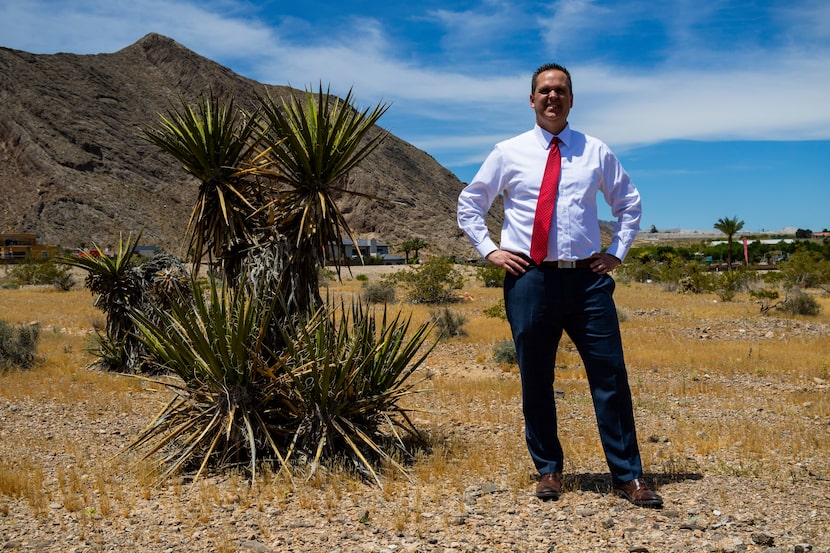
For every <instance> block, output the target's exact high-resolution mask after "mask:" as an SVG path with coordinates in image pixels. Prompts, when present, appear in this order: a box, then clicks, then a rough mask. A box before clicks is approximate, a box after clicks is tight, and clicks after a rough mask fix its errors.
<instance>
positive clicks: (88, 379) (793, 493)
mask: <svg viewBox="0 0 830 553" xmlns="http://www.w3.org/2000/svg"><path fill="white" fill-rule="evenodd" d="M389 270H398V269H395V268H387V267H365V268H353V270H352V274H351V275H349V274H348V273H345V274H344V278H343V281H342V282H338V281H336V280H334V281H331V282H329V283H328V284H327V286H328V288H329V291H330V292H331V293H332V294H334V295H343V296H345V297H349V296H352V297H354V296H359V295H360V291H361V285H362V282H361V280H359V279H357V278H355V277H357V275H360V274H365V275H366V277H365V278H366V279H368V281H369V282H372V281H375V280H377V279H380V278H381V276H382V275H381V274H380V273H381V272H383V271H389ZM467 271H468V274H467V280H466V283H465V286H464V288H463V289H462V290H459V291H458V295H459V297H460V298H464V299H463V300H462V301H459V302H458V303H454V304H450V305H449V306H448V307H449V308H450V309H453V310H455V311H456V312H457V313H459V314H460V315H462V316H463V317H464V318H465V319H466V322H465V324H464V330H465V331H466V335H464V336H457V337H453V338H449V339H446V340H442V341H441V342H440V343H439V344H438V345H437V346H436V348H435V349H434V351H433V352H432V353H431V354H430V356H429V357H428V359H427V361H426V363H425V365H424V366H423V367H421V368H420V369H419V370H418V371H417V372H416V373H415V377H416V378H418V379H419V380H420V383H419V389H420V390H422V391H423V393H419V394H416V395H414V396H413V398H412V399H411V402H412V406H413V407H414V408H417V409H419V411H418V412H417V413H416V415H415V421H416V424H417V426H418V428H419V429H420V430H422V431H423V432H424V434H425V435H427V436H428V437H429V441H430V444H431V445H432V447H431V450H430V451H429V452H425V453H424V454H422V455H420V456H419V457H418V458H416V459H415V460H414V462H412V463H411V464H410V465H408V467H407V469H408V474H407V476H406V477H405V476H403V475H401V474H400V473H398V472H396V471H394V470H387V471H384V473H383V477H382V481H383V486H377V485H374V484H372V483H370V482H367V481H366V480H363V479H361V478H360V477H358V476H356V475H355V473H354V471H352V470H349V469H348V467H337V466H334V467H324V468H323V469H321V470H320V471H318V472H317V473H316V474H315V475H314V476H313V477H311V478H310V479H309V478H306V477H305V475H304V474H303V473H301V472H299V471H298V472H297V473H296V474H292V475H285V474H283V473H280V474H274V473H273V472H270V471H269V470H268V469H267V467H264V468H263V469H262V471H261V472H260V474H258V476H257V480H256V481H255V482H254V483H253V484H251V482H250V481H249V479H248V476H247V475H246V474H245V473H243V472H241V471H240V472H231V473H219V474H210V475H209V476H208V477H206V478H202V479H199V480H197V481H196V482H195V483H194V482H191V479H190V478H189V476H188V475H187V474H184V475H180V476H177V477H176V478H174V479H171V480H169V481H167V482H166V483H165V484H164V485H162V486H157V487H154V486H152V485H150V484H149V482H150V479H149V478H148V477H147V476H146V475H144V474H142V471H141V467H140V466H139V467H138V469H137V470H131V469H130V467H129V465H128V463H129V459H124V458H123V457H117V458H116V457H115V456H116V455H117V454H118V453H119V452H120V451H122V450H123V448H124V446H125V445H126V444H127V443H128V442H129V441H130V439H131V438H132V437H134V436H135V435H136V434H137V433H138V432H139V431H140V430H141V429H142V428H143V427H144V426H145V425H147V424H148V423H149V421H150V419H151V418H152V416H153V415H154V414H155V413H156V412H157V411H158V410H159V409H160V408H161V406H162V405H163V404H164V402H165V400H166V399H167V398H168V397H169V392H168V391H167V390H166V389H165V388H163V387H160V386H158V385H154V384H149V383H146V382H143V381H141V380H138V379H136V378H132V377H129V376H124V375H117V374H111V373H103V372H100V371H99V370H96V369H94V368H91V367H90V366H89V365H90V363H91V362H92V361H93V360H94V359H93V358H92V357H91V356H90V355H89V354H88V353H87V352H86V351H85V349H84V348H85V345H86V343H87V340H88V336H89V334H90V333H91V332H92V331H93V329H94V328H95V327H96V326H99V327H100V325H101V324H102V323H103V320H104V316H103V314H102V313H100V312H99V311H97V310H96V308H95V307H93V305H92V300H93V298H92V296H91V294H90V293H89V292H88V291H86V290H84V289H83V288H82V287H81V286H80V285H78V286H76V287H75V289H73V290H71V291H69V292H59V291H56V290H54V289H51V288H32V287H21V288H17V289H0V318H2V319H3V320H5V321H6V322H11V323H28V322H34V321H37V322H39V323H40V324H41V339H40V345H39V356H40V359H39V360H38V362H37V363H36V365H35V366H34V367H33V368H32V369H30V370H25V371H18V370H11V371H9V372H7V373H5V374H2V375H0V549H1V550H2V551H10V552H13V553H18V552H61V553H63V552H76V553H81V552H99V551H101V552H103V551H113V552H128V551H129V552H133V551H135V552H159V553H190V552H194V553H195V552H221V553H231V552H255V553H277V552H317V551H320V552H323V551H325V552H329V551H332V552H335V551H341V552H367V553H386V552H389V553H397V552H445V553H450V552H463V551H488V552H501V551H513V552H524V551H528V552H530V551H532V552H554V551H555V552H557V553H564V552H585V551H609V552H628V553H633V552H641V553H642V552H650V553H663V552H706V553H712V552H723V553H729V552H765V553H775V552H789V553H792V552H799V551H801V552H806V551H814V552H823V553H826V552H830V298H828V297H826V295H819V294H817V295H816V297H817V299H818V300H819V302H820V303H821V305H822V311H821V313H820V314H819V315H818V316H817V317H793V316H784V315H782V314H780V313H776V312H771V313H770V314H767V315H762V314H760V310H759V306H758V304H757V303H755V302H754V301H753V300H752V299H751V298H750V297H749V296H748V295H745V294H739V296H738V297H737V298H736V299H735V300H734V301H731V302H726V303H723V302H720V301H718V299H717V297H716V296H714V295H711V294H702V295H681V294H678V293H674V292H667V291H664V290H662V289H661V288H660V287H659V285H657V284H644V283H624V282H620V283H618V286H617V292H616V297H617V303H618V307H619V311H620V317H621V321H622V322H621V327H622V332H623V339H624V344H625V348H626V356H627V362H628V366H629V379H630V382H631V387H632V391H633V394H634V400H635V409H636V417H637V423H638V438H639V441H640V447H641V452H642V455H643V461H644V463H645V468H646V479H647V480H648V481H649V482H650V483H651V484H653V485H654V486H655V487H656V488H657V490H658V492H659V493H660V494H661V495H662V496H663V498H664V500H665V506H664V508H663V509H661V510H651V509H640V508H637V507H634V506H632V505H630V504H628V503H626V502H625V501H623V500H621V499H619V498H617V497H615V496H614V495H612V494H611V493H609V487H610V477H609V476H608V473H607V467H606V465H605V461H604V458H603V456H602V452H601V449H600V445H599V440H598V434H597V430H596V426H595V422H594V418H593V412H592V406H591V401H590V397H589V395H588V391H587V390H588V388H587V382H586V380H585V375H584V371H583V370H582V366H581V363H580V360H579V358H578V355H577V354H576V353H575V351H574V349H573V347H572V345H570V343H569V342H568V341H567V340H563V343H562V344H561V346H560V353H559V356H558V358H557V364H556V369H555V370H556V384H555V386H556V388H557V394H558V398H559V399H558V410H559V418H560V425H559V431H560V436H561V438H562V441H563V444H564V447H565V450H566V464H567V465H566V473H565V486H566V493H565V494H563V496H562V497H561V498H560V499H559V500H558V501H550V502H542V501H540V500H538V499H536V498H535V497H534V495H533V486H534V483H535V477H536V476H535V474H534V470H533V466H532V463H531V460H530V458H529V455H528V454H527V451H526V449H525V447H524V437H523V425H522V416H521V411H520V398H519V394H520V386H519V379H518V374H517V370H516V367H514V366H510V365H505V364H500V363H497V362H495V361H494V359H493V348H494V346H495V345H496V344H499V343H501V342H503V341H505V340H508V339H509V329H508V327H507V323H506V322H504V321H502V320H500V319H498V318H492V317H487V316H485V315H484V314H483V311H484V310H485V309H487V308H488V307H491V306H493V305H494V304H495V303H496V302H497V301H498V300H499V298H500V294H501V291H500V290H499V289H494V288H484V287H483V286H482V285H481V283H480V282H479V281H477V280H476V279H475V276H474V273H473V271H472V269H467ZM360 279H362V280H363V281H364V282H365V279H364V277H360ZM78 282H81V279H80V278H79V279H78ZM399 295H402V294H399ZM389 307H390V309H392V310H398V309H400V310H404V311H406V312H411V313H412V314H413V319H415V320H422V319H425V318H426V317H428V316H429V310H430V307H428V306H423V305H419V306H414V305H411V304H408V303H407V302H406V301H403V300H402V299H399V300H398V302H397V303H395V304H394V305H390V306H389Z"/></svg>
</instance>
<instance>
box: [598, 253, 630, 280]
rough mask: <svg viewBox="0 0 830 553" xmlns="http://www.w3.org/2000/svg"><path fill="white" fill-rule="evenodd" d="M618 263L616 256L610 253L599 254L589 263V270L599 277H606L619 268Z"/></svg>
mask: <svg viewBox="0 0 830 553" xmlns="http://www.w3.org/2000/svg"><path fill="white" fill-rule="evenodd" d="M620 263H622V261H620V260H619V259H617V257H616V256H613V255H611V254H610V253H601V254H598V255H596V256H594V261H593V263H591V270H592V271H594V272H595V273H597V274H600V275H606V274H608V273H610V272H611V271H613V270H614V269H616V268H617V267H619V265H620Z"/></svg>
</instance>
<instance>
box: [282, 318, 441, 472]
mask: <svg viewBox="0 0 830 553" xmlns="http://www.w3.org/2000/svg"><path fill="white" fill-rule="evenodd" d="M410 322H411V319H410V318H404V317H402V315H401V314H400V313H398V314H397V315H396V316H395V317H393V318H391V319H390V318H388V317H387V312H386V308H384V309H383V313H382V316H381V318H380V323H378V320H377V317H376V315H375V313H374V312H373V311H371V310H366V309H364V308H363V307H362V306H361V305H360V304H353V305H352V308H351V310H348V309H346V308H345V307H343V306H341V308H340V309H339V316H338V311H337V310H334V309H332V308H331V307H324V308H321V309H319V310H318V311H317V312H316V313H315V314H314V315H313V316H312V317H310V318H309V319H308V321H307V323H306V324H305V325H304V326H300V327H290V326H287V327H285V329H286V330H285V332H284V339H285V344H286V347H285V350H284V354H283V355H282V356H280V358H279V360H278V362H277V363H276V364H275V365H274V366H273V367H271V369H270V370H271V374H272V375H273V376H274V381H275V382H278V380H277V377H278V376H279V375H280V374H286V375H288V376H290V378H291V383H292V386H291V387H287V388H283V389H281V390H280V391H279V392H278V393H277V394H275V395H276V396H277V400H278V403H277V406H276V407H277V409H278V411H277V412H278V413H279V418H280V419H281V420H280V423H279V424H280V426H281V427H282V428H290V429H293V431H292V434H291V436H290V444H291V447H290V449H288V450H287V451H286V453H285V459H286V460H288V459H290V458H291V456H292V455H293V454H294V453H295V452H296V451H301V452H302V453H303V454H304V455H305V456H307V457H308V458H310V459H311V465H310V466H311V473H312V474H313V472H314V470H315V469H316V467H317V466H318V465H319V463H320V461H321V460H322V459H331V458H334V457H337V456H339V455H342V454H345V455H346V456H347V457H349V458H351V459H352V461H354V463H355V464H356V465H357V466H358V467H360V468H361V469H362V470H363V471H364V472H365V473H366V474H368V475H371V477H372V478H373V479H374V480H375V481H376V482H377V483H378V484H379V485H380V479H379V477H378V474H377V472H376V471H375V469H374V468H373V467H374V465H375V463H376V461H378V460H384V461H386V462H388V463H389V464H391V465H392V466H394V467H397V468H398V469H400V470H401V472H403V473H404V474H406V472H405V470H404V469H403V467H402V466H401V465H400V464H399V463H398V462H397V461H396V460H395V459H396V456H395V455H393V451H392V450H393V449H394V450H397V451H399V452H400V453H402V454H404V455H406V454H407V453H408V449H407V446H406V443H405V440H404V437H416V438H417V437H418V432H417V429H416V428H415V426H414V425H413V424H412V421H411V420H410V418H409V416H408V411H409V409H408V408H407V407H405V406H404V405H403V404H402V400H403V399H404V398H405V397H407V396H408V395H409V394H411V393H413V392H415V391H417V390H416V389H415V383H413V382H411V381H410V377H411V376H412V374H413V372H414V371H415V370H416V369H417V368H418V367H419V366H420V365H421V364H422V363H423V361H424V360H425V359H426V357H427V355H428V354H429V352H430V351H431V350H432V348H431V347H430V348H428V350H427V351H426V352H425V353H423V354H420V355H419V351H420V349H421V347H422V345H423V344H424V341H425V340H426V338H427V336H428V334H429V329H430V327H429V325H428V324H427V323H424V324H421V325H420V326H419V327H418V328H416V329H415V330H414V332H412V333H411V334H410V333H409V327H410Z"/></svg>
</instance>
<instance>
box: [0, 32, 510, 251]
mask: <svg viewBox="0 0 830 553" xmlns="http://www.w3.org/2000/svg"><path fill="white" fill-rule="evenodd" d="M211 90H212V91H213V92H215V93H217V94H220V95H226V96H233V98H234V99H235V102H236V105H237V106H242V107H245V106H251V105H253V103H254V100H255V97H256V95H257V94H260V95H262V94H265V93H268V94H271V95H272V96H275V97H276V96H284V95H287V94H292V93H296V92H297V91H295V90H292V89H290V88H288V87H282V86H270V85H264V84H261V83H258V82H256V81H253V80H250V79H247V78H245V77H242V76H240V75H238V74H236V73H234V72H233V71H231V70H230V69H228V68H226V67H223V66H221V65H219V64H217V63H215V62H213V61H211V60H209V59H206V58H204V57H202V56H200V55H198V54H196V53H194V52H192V51H190V50H188V49H187V48H185V47H183V46H182V45H180V44H178V43H177V42H175V41H174V40H171V39H170V38H167V37H164V36H160V35H157V34H149V35H147V36H145V37H144V38H142V39H141V40H139V41H138V42H136V43H135V44H133V45H131V46H128V47H126V48H124V49H123V50H120V51H118V52H115V53H112V54H96V55H75V54H63V53H61V54H53V55H35V54H30V53H27V52H21V51H17V50H10V49H7V48H0V106H2V107H0V190H2V195H1V196H0V232H29V233H36V234H37V235H38V239H39V241H40V242H41V243H45V244H58V245H61V246H64V247H76V246H79V245H82V244H85V245H87V246H90V245H92V244H93V243H95V244H98V245H99V246H101V247H104V246H106V245H110V244H116V243H117V242H118V238H119V236H120V235H121V234H123V235H125V236H126V235H127V234H128V233H131V232H132V233H133V234H135V233H137V232H138V231H142V232H143V238H142V243H144V244H147V245H158V246H161V247H163V248H164V249H166V250H168V251H171V252H174V253H179V254H181V253H183V252H181V248H182V244H183V237H184V230H185V227H186V225H187V219H188V217H189V214H190V210H191V208H192V205H193V202H194V199H195V196H196V189H197V186H196V182H195V181H194V180H193V179H192V178H190V177H188V176H187V175H186V174H185V173H184V171H182V170H181V168H180V167H178V165H177V163H176V162H175V161H174V160H173V159H172V158H171V157H169V156H168V155H167V154H165V153H163V152H162V151H160V150H159V149H157V148H156V147H155V146H153V145H152V144H150V143H149V142H147V141H146V140H145V139H144V138H143V132H144V131H145V130H146V129H148V128H151V127H154V126H156V125H157V122H158V117H159V115H158V114H160V113H166V112H167V111H168V110H169V109H170V108H171V107H174V106H177V105H178V103H179V100H180V99H184V100H185V101H187V102H193V101H194V100H195V99H196V98H198V97H199V96H200V95H204V94H206V93H208V92H209V91H211ZM380 122H381V124H382V123H383V120H382V119H381V121H380ZM351 177H352V180H353V183H352V185H351V187H352V188H353V189H354V190H356V191H360V192H364V193H368V194H372V195H375V196H379V197H382V198H385V199H387V200H391V202H384V203H378V202H374V201H371V200H368V199H364V198H358V197H351V196H344V197H342V198H340V199H339V200H338V201H339V205H340V206H341V208H342V210H343V211H344V212H345V213H346V214H347V220H348V221H349V223H350V225H351V226H352V228H353V230H354V231H355V233H356V234H357V236H358V237H360V238H376V239H378V240H379V241H381V242H385V243H388V244H390V245H391V246H392V249H393V251H399V250H395V246H396V245H398V244H400V243H401V242H402V241H404V240H407V239H410V238H416V237H418V238H422V239H423V240H425V241H426V242H427V243H429V244H430V245H431V247H430V248H429V249H428V250H427V251H426V252H425V253H447V254H455V255H461V256H472V255H474V254H473V250H472V249H471V248H470V247H469V245H468V244H467V242H466V240H465V239H464V237H463V236H462V234H461V233H460V231H459V230H458V229H457V226H456V223H455V206H456V198H457V195H458V192H459V191H460V190H461V188H462V187H463V183H461V182H460V181H459V180H458V179H457V178H456V177H455V176H454V175H453V174H452V173H451V172H450V171H448V170H447V169H445V168H444V167H442V166H441V165H439V164H438V163H437V162H436V161H435V159H433V158H432V157H431V156H429V155H428V154H427V153H426V152H423V151H421V150H418V149H417V148H415V147H414V146H412V145H411V144H408V143H407V142H405V141H403V140H401V139H399V138H397V137H395V136H393V135H390V136H389V137H388V138H387V139H386V140H385V142H384V143H383V144H382V145H381V146H380V148H379V149H378V150H376V151H375V152H374V153H373V154H372V155H371V156H370V157H369V158H368V159H367V160H365V161H364V163H363V164H362V165H361V166H360V167H359V168H358V169H357V170H355V171H354V172H353V174H352V175H351ZM493 213H494V214H496V213H498V209H495V208H494V210H493ZM492 224H493V227H494V228H498V227H499V226H500V224H501V219H500V216H496V217H494V218H493V221H492Z"/></svg>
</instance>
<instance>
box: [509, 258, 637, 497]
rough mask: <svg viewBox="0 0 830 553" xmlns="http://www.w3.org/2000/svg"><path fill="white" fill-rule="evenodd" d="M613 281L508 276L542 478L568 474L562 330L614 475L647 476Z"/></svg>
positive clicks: (563, 273)
mask: <svg viewBox="0 0 830 553" xmlns="http://www.w3.org/2000/svg"><path fill="white" fill-rule="evenodd" d="M614 286H615V283H614V279H612V278H611V277H610V276H608V275H598V274H596V273H594V272H593V271H590V270H586V269H557V268H553V267H536V266H531V267H529V268H528V269H527V272H525V273H524V274H522V275H519V276H513V275H511V274H509V273H508V274H507V276H506V278H505V281H504V301H505V307H506V309H507V319H508V321H509V322H510V328H511V331H512V333H513V341H514V343H515V345H516V354H517V357H518V362H519V371H520V374H521V379H522V409H523V412H524V419H525V437H526V439H527V447H528V450H529V451H530V456H531V457H532V458H533V462H534V464H535V465H536V469H537V470H538V471H539V473H540V474H545V473H547V472H562V468H563V464H564V455H563V452H562V446H561V444H560V442H559V437H558V433H557V418H556V404H555V402H554V392H553V381H554V364H555V361H556V350H557V348H558V347H559V340H560V338H561V337H562V331H563V330H564V331H565V332H566V333H567V334H568V336H569V337H570V338H571V340H572V341H573V343H574V345H576V348H577V350H578V351H579V355H580V357H581V358H582V362H583V363H584V365H585V371H586V374H587V377H588V385H589V387H590V389H591V396H592V399H593V401H594V412H595V414H596V419H597V425H598V426H599V435H600V439H601V441H602V447H603V450H604V452H605V459H606V461H607V463H608V468H609V469H610V471H611V476H612V478H614V479H615V480H618V481H623V482H626V481H628V480H631V479H633V478H639V477H641V476H642V474H643V469H642V461H641V460H640V452H639V448H638V446H637V435H636V431H635V429H634V409H633V405H632V401H631V389H630V388H629V385H628V374H627V372H626V369H625V360H624V358H623V350H622V340H621V337H620V326H619V322H618V319H617V309H616V306H615V305H614V298H613V294H614Z"/></svg>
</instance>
